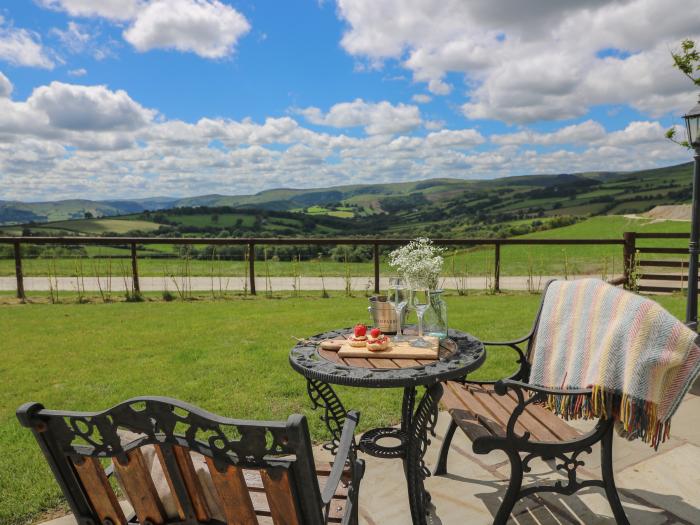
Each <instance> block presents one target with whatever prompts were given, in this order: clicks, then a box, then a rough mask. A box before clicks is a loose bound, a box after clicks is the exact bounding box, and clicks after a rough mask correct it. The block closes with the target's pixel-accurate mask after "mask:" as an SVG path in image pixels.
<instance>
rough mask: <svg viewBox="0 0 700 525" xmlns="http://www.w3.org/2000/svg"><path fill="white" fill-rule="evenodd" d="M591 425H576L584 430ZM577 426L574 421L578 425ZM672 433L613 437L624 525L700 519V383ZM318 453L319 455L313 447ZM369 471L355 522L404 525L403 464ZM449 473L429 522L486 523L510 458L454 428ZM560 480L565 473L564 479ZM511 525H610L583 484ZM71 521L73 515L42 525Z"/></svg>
mask: <svg viewBox="0 0 700 525" xmlns="http://www.w3.org/2000/svg"><path fill="white" fill-rule="evenodd" d="M448 422H449V416H448V415H447V414H446V413H444V412H443V413H441V414H440V418H439V420H438V426H437V436H436V437H435V438H433V440H432V445H431V446H430V448H429V450H428V455H427V462H428V465H429V466H432V465H434V464H435V460H436V457H437V453H438V450H439V448H440V444H441V442H442V437H443V435H444V432H445V429H446V428H447V424H448ZM588 424H589V423H587V422H582V423H580V427H581V428H586V427H587V425H588ZM577 425H579V423H577ZM671 435H672V438H671V439H670V440H669V441H667V442H666V443H664V444H663V445H662V446H661V447H660V449H659V451H658V452H654V451H653V449H651V448H650V447H649V446H647V445H645V444H643V443H640V442H637V441H634V442H627V441H625V440H623V439H619V438H617V437H616V438H615V445H614V447H615V463H614V464H615V473H616V481H617V484H618V488H619V489H620V494H621V498H622V503H623V505H624V507H625V510H626V512H627V515H628V517H629V520H630V523H632V524H633V525H671V524H686V525H698V524H700V383H698V384H696V386H695V388H694V389H693V393H691V394H688V396H686V398H685V400H684V401H683V404H682V405H681V407H680V408H679V410H678V412H677V413H676V415H675V417H674V420H673V427H672V432H671ZM316 453H317V454H318V457H322V455H323V453H322V451H321V450H320V449H317V450H316ZM365 459H366V460H367V470H366V474H365V479H364V480H363V483H362V490H361V492H360V523H362V524H364V525H406V524H408V523H410V517H409V516H410V514H409V510H408V499H407V497H406V488H405V487H406V485H405V481H404V477H403V469H402V466H401V462H400V461H398V460H380V459H376V458H372V457H365ZM581 459H583V460H584V461H586V467H585V468H584V469H581V470H580V471H579V472H581V474H582V477H584V478H586V477H590V478H595V477H597V473H598V471H597V467H598V466H599V464H600V463H599V450H598V449H597V448H594V450H593V454H592V455H590V456H585V455H584V456H583V457H582V458H581ZM532 466H533V471H532V472H531V473H530V475H529V476H526V481H525V482H526V483H527V482H528V481H532V480H534V479H539V480H541V479H543V478H544V477H549V474H547V471H549V470H551V469H550V468H548V466H547V465H544V464H543V463H542V462H540V463H539V464H537V463H536V462H533V463H532ZM448 469H449V472H450V474H449V475H448V476H444V477H431V478H429V479H428V480H427V481H426V485H427V487H428V490H430V492H431V494H432V500H433V502H434V505H435V506H434V508H433V509H432V513H431V515H430V518H429V523H431V524H434V525H439V524H443V525H451V524H463V523H468V524H469V525H482V524H484V525H486V524H490V523H492V521H493V516H494V514H495V512H496V509H497V508H498V505H499V503H500V497H501V495H502V494H503V492H504V490H505V487H506V480H507V478H508V472H509V467H508V462H507V460H506V458H505V455H499V454H497V453H492V454H489V455H487V456H477V455H475V454H473V453H472V452H471V443H470V442H469V441H468V440H467V438H466V437H465V436H464V435H463V434H461V432H457V435H456V436H455V439H454V441H453V448H452V451H451V453H450V462H449V464H448ZM562 479H563V478H562ZM511 521H512V523H515V524H518V525H549V524H552V525H554V524H557V525H563V524H567V525H568V524H585V525H591V524H598V523H611V524H612V523H615V520H614V519H613V517H612V512H611V511H610V507H609V505H608V503H607V500H606V499H605V497H604V495H603V491H602V489H597V488H594V489H586V490H584V491H582V492H579V493H577V494H575V495H573V496H558V495H544V496H543V497H539V496H534V497H532V498H528V499H526V500H524V501H523V502H520V503H519V504H518V505H517V506H516V508H515V512H514V515H513V519H512V520H511ZM49 524H50V525H73V524H75V521H74V520H73V519H72V517H71V516H66V517H64V518H59V519H56V520H53V521H51V522H47V525H49Z"/></svg>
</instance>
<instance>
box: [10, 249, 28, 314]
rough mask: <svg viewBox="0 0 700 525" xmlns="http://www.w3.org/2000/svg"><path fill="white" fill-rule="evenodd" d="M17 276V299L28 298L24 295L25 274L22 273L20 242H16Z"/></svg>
mask: <svg viewBox="0 0 700 525" xmlns="http://www.w3.org/2000/svg"><path fill="white" fill-rule="evenodd" d="M13 244H14V248H15V276H16V277H17V299H22V300H24V299H26V297H25V295H24V275H23V274H22V249H21V247H20V243H18V242H15V243H13Z"/></svg>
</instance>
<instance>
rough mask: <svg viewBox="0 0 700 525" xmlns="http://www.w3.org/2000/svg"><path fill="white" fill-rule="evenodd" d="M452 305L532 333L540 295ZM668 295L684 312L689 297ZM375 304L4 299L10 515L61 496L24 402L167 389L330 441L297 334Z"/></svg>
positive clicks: (461, 312) (373, 401)
mask: <svg viewBox="0 0 700 525" xmlns="http://www.w3.org/2000/svg"><path fill="white" fill-rule="evenodd" d="M447 302H448V304H449V309H450V321H451V324H452V326H454V327H459V328H461V329H464V330H466V331H469V332H471V333H473V334H474V335H476V336H477V337H480V338H482V339H492V340H493V339H496V338H498V339H502V338H506V339H507V338H510V337H516V336H519V335H523V334H524V333H525V332H526V331H527V330H528V329H529V327H530V323H531V322H532V319H533V317H534V315H535V311H536V308H537V305H538V302H539V297H538V296H536V295H527V294H503V295H495V296H486V295H471V296H469V297H458V296H454V295H453V296H450V297H447ZM661 302H662V304H664V306H666V307H667V308H669V309H670V310H671V311H672V312H673V313H674V314H675V315H681V312H682V310H683V303H684V299H683V298H682V297H680V296H672V297H663V298H661ZM365 306H366V299H363V298H347V297H336V298H333V299H331V300H325V299H321V298H318V297H316V298H311V297H308V296H306V297H301V298H285V299H277V300H270V299H264V298H257V299H238V300H234V301H227V302H221V301H197V302H181V301H176V302H170V303H166V302H143V303H124V302H121V303H113V304H92V305H86V304H83V305H80V304H59V305H46V304H31V305H5V306H0V309H1V310H2V311H1V312H0V333H2V341H3V344H2V345H1V346H0V394H1V395H0V449H1V450H2V451H3V454H2V455H0V494H2V495H3V497H2V498H0V523H3V524H6V525H20V524H24V523H27V522H28V521H33V520H35V519H37V517H38V516H39V515H41V514H42V513H44V512H46V511H49V510H51V509H55V508H56V507H58V506H60V505H61V496H60V494H59V490H58V487H57V485H56V483H55V481H54V480H53V478H52V476H51V474H50V472H49V469H48V467H47V465H46V463H45V461H44V459H43V457H42V456H41V453H40V451H39V449H38V447H37V445H36V443H35V442H34V439H33V437H32V436H31V434H30V433H29V432H28V431H27V430H26V429H24V428H21V427H20V426H19V424H18V423H17V421H16V419H15V416H14V411H15V409H16V408H17V407H18V406H19V405H20V404H21V403H24V402H26V401H39V402H41V403H43V404H44V405H45V406H46V407H49V408H62V409H75V410H99V409H104V408H107V407H109V406H111V405H113V404H115V403H117V402H119V401H122V400H124V399H127V398H129V397H132V396H138V395H168V396H172V397H176V398H180V399H183V400H186V401H188V402H191V403H194V404H196V405H199V406H201V407H202V408H205V409H207V410H211V411H213V412H217V413H221V414H222V415H226V416H231V417H239V418H253V419H255V418H261V419H285V418H286V417H287V416H288V415H289V414H290V413H292V412H301V413H304V414H306V415H307V416H308V417H309V422H310V426H311V433H312V437H313V439H314V440H315V441H320V440H323V439H325V438H327V434H326V432H325V429H324V428H323V426H322V424H321V422H320V421H319V418H318V413H314V412H312V411H311V410H310V405H309V401H308V399H307V397H306V391H305V384H304V381H303V379H302V378H301V377H300V376H299V375H298V374H296V373H294V372H293V371H292V370H291V368H290V367H289V364H288V362H287V355H288V352H289V348H290V347H291V345H292V344H293V340H292V336H298V337H303V336H305V335H310V334H314V333H318V332H322V331H324V330H327V329H329V328H333V327H338V326H347V325H351V324H353V323H355V322H357V321H362V320H365V317H366V313H365ZM504 311H507V312H509V315H508V316H503V315H502V313H503V312H504ZM513 366H514V364H513V359H512V355H510V354H509V353H508V352H507V351H505V350H502V351H493V352H492V353H490V355H489V360H488V361H487V363H486V364H485V365H484V367H482V369H481V370H480V371H479V373H478V377H482V378H487V377H498V376H499V375H503V374H505V373H507V372H508V371H509V370H512V369H513ZM339 395H340V396H341V398H342V400H343V402H344V403H345V405H346V406H347V407H352V408H357V409H359V410H361V412H362V425H361V427H362V429H366V428H369V427H373V426H377V425H384V424H391V423H395V422H397V420H398V418H399V410H400V392H399V391H398V390H369V389H352V388H339Z"/></svg>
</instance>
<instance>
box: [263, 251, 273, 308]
mask: <svg viewBox="0 0 700 525" xmlns="http://www.w3.org/2000/svg"><path fill="white" fill-rule="evenodd" d="M263 258H264V261H263V266H264V268H265V296H267V297H272V279H271V278H270V259H269V258H268V256H267V246H266V247H265V248H264V249H263Z"/></svg>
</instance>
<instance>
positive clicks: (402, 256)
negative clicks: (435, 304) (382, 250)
mask: <svg viewBox="0 0 700 525" xmlns="http://www.w3.org/2000/svg"><path fill="white" fill-rule="evenodd" d="M442 252H443V250H442V249H441V248H438V247H436V246H434V245H433V242H432V241H431V240H430V239H427V238H425V237H420V238H418V239H416V240H415V241H411V242H409V243H408V244H407V245H406V246H402V247H401V248H398V249H396V250H394V251H393V252H391V253H390V254H389V265H390V266H391V267H392V268H394V269H395V270H396V271H397V272H398V273H399V274H401V276H403V278H404V279H406V281H407V282H408V285H409V286H411V287H412V288H429V289H431V290H435V289H436V288H437V287H438V282H439V279H440V272H441V271H442V265H443V262H444V259H443V258H442V255H441V253H442Z"/></svg>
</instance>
